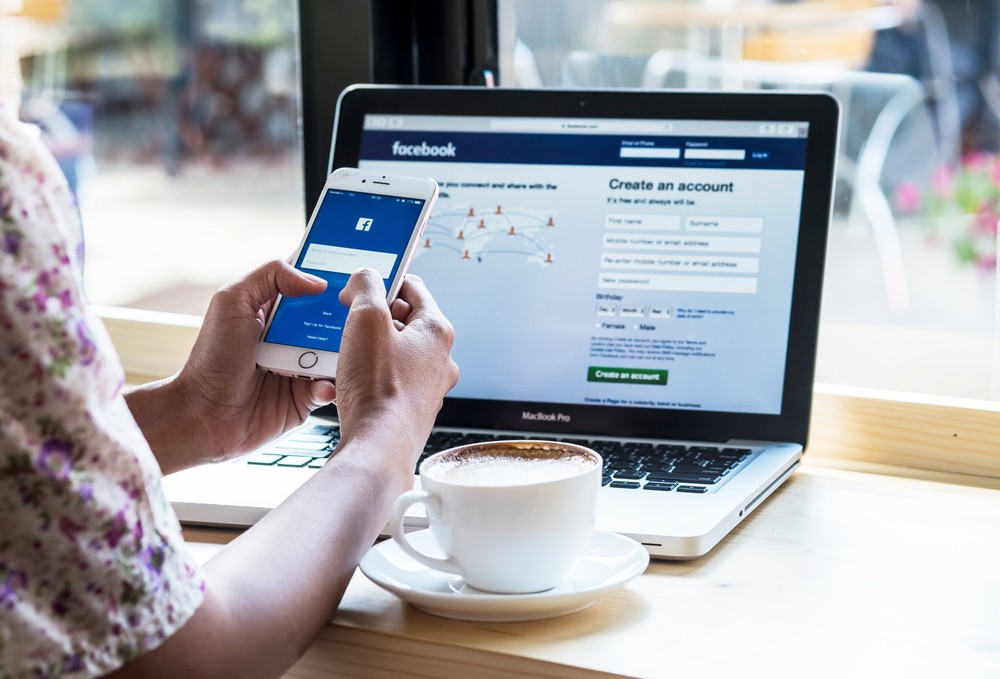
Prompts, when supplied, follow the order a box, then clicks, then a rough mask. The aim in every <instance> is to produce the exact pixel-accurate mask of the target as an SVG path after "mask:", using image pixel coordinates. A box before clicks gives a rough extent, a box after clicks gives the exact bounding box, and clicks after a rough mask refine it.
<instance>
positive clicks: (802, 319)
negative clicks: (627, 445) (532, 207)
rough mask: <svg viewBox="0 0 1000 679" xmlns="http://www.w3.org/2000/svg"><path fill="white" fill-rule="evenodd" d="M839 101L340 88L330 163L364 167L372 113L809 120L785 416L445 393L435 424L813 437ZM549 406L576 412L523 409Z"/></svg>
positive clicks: (709, 437)
mask: <svg viewBox="0 0 1000 679" xmlns="http://www.w3.org/2000/svg"><path fill="white" fill-rule="evenodd" d="M839 108H840V107H839V105H838V103H837V101H836V99H834V98H833V97H832V96H830V95H828V94H825V93H821V92H780V93H779V92H767V93H762V92H690V91H671V90H656V91H651V90H628V89H615V90H589V91H582V90H556V89H552V90H527V89H505V88H482V87H420V86H373V85H360V86H352V87H350V88H348V89H346V90H344V92H343V93H342V94H341V96H340V98H339V100H338V105H337V111H336V116H335V120H334V133H333V137H332V144H331V150H330V163H329V171H332V170H333V169H335V168H338V167H356V166H357V165H358V163H359V160H360V145H361V138H362V132H363V126H364V119H365V115H366V114H376V113H377V114H396V115H430V116H433V115H442V116H454V115H463V116H477V115H481V116H489V117H492V118H496V117H497V116H517V117H526V116H527V117H558V118H567V117H586V118H618V119H631V118H634V119H650V118H659V117H662V118H669V119H675V120H676V119H684V120H718V121H726V120H733V121H756V120H760V121H775V120H779V121H780V120H787V121H796V122H807V123H808V124H809V135H808V137H807V148H806V157H805V177H804V185H803V191H802V198H801V211H800V222H799V224H800V229H799V238H798V246H797V252H796V262H795V273H794V287H793V293H792V301H791V313H790V324H789V333H788V345H787V354H786V363H785V375H784V386H783V390H782V401H781V411H780V413H778V414H775V415H765V414H755V413H734V412H717V411H693V410H667V409H657V408H624V407H614V406H595V405H577V404H553V403H536V402H527V401H492V400H481V399H469V398H455V397H448V398H445V401H444V405H443V406H442V408H441V411H440V413H439V415H438V419H437V425H438V426H446V427H466V428H472V429H498V430H510V431H525V432H534V431H538V432H540V433H541V432H544V433H545V434H547V435H551V434H560V435H565V436H573V435H579V436H589V437H600V436H614V437H636V438H649V439H681V440H704V441H730V440H758V441H787V442H795V443H799V444H801V445H803V446H805V445H806V441H807V437H808V430H809V417H810V410H811V405H812V390H813V378H814V373H815V365H816V347H817V342H818V333H819V313H820V299H821V292H822V280H823V268H824V260H825V256H826V242H827V232H828V229H829V222H830V216H831V206H832V194H833V181H834V171H835V161H836V149H837V140H838V132H839ZM458 330H459V331H460V329H458ZM460 367H461V366H460ZM553 410H557V411H558V412H560V413H564V414H566V415H568V416H569V417H568V420H569V421H568V422H552V421H545V422H533V421H530V420H525V419H523V418H522V413H523V412H524V411H531V412H535V411H543V412H550V411H553Z"/></svg>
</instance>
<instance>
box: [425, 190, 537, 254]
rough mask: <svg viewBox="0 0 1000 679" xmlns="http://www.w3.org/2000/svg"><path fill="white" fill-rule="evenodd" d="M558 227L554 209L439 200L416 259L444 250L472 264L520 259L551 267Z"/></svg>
mask: <svg viewBox="0 0 1000 679" xmlns="http://www.w3.org/2000/svg"><path fill="white" fill-rule="evenodd" d="M556 228H557V215H556V214H555V213H554V212H553V211H551V210H539V209H532V208H519V207H508V206H505V205H502V204H500V205H490V206H481V205H470V204H468V203H465V204H460V203H448V202H444V201H438V204H437V207H436V208H435V209H434V212H433V213H432V214H431V218H430V220H429V221H428V223H427V227H426V228H425V229H424V236H423V242H422V243H421V244H420V246H419V247H418V248H417V252H416V256H417V257H420V256H422V255H425V254H429V253H431V252H434V251H444V252H448V253H449V254H450V253H454V254H455V256H456V257H458V258H459V259H461V260H465V261H468V262H473V263H483V262H484V261H486V260H487V259H491V258H494V257H510V256H519V257H523V258H525V261H527V262H528V263H532V264H539V265H550V264H554V263H555V262H556V254H555V248H554V247H553V246H552V244H551V243H550V240H551V236H552V234H553V233H554V230H555V229H556Z"/></svg>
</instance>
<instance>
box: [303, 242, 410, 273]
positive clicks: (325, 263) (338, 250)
mask: <svg viewBox="0 0 1000 679" xmlns="http://www.w3.org/2000/svg"><path fill="white" fill-rule="evenodd" d="M397 257H398V255H396V254H394V253H392V252H372V251H371V250H356V249H354V248H342V247H339V246H336V245H322V244H320V243H310V244H309V247H308V248H307V249H306V256H305V257H303V258H302V264H301V268H303V269H315V270H317V271H330V272H332V273H346V274H350V273H354V272H355V271H357V270H358V269H360V268H362V267H366V268H369V269H374V270H375V271H378V272H379V274H380V275H381V276H382V278H388V277H389V275H390V274H391V273H392V267H393V266H395V264H396V258H397Z"/></svg>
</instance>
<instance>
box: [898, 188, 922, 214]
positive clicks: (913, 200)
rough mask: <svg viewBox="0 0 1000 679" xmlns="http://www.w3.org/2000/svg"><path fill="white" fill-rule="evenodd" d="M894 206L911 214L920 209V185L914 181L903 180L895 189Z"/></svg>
mask: <svg viewBox="0 0 1000 679" xmlns="http://www.w3.org/2000/svg"><path fill="white" fill-rule="evenodd" d="M896 207H897V208H899V210H900V211H901V212H903V213H905V214H913V213H915V212H917V211H918V210H919V209H920V186H919V185H918V184H917V183H916V182H914V181H905V182H903V183H902V184H900V185H899V188H897V189H896Z"/></svg>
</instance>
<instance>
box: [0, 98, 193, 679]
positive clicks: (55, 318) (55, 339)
mask: <svg viewBox="0 0 1000 679" xmlns="http://www.w3.org/2000/svg"><path fill="white" fill-rule="evenodd" d="M81 259H82V243H81V234H80V223H79V218H78V214H77V211H76V209H75V207H74V204H73V199H72V197H71V195H70V193H69V190H68V188H67V185H66V182H65V180H64V179H63V177H62V175H61V174H60V172H59V169H58V166H57V165H56V163H55V160H54V159H53V158H52V157H51V156H50V155H49V154H48V153H47V152H46V151H45V149H44V147H43V146H42V144H41V142H40V140H39V138H38V134H37V132H36V131H35V128H32V127H30V126H27V125H24V124H22V123H19V122H17V120H16V119H15V117H14V116H13V115H12V113H11V111H10V110H8V109H5V108H3V106H2V105H0V679H7V678H8V677H49V676H70V677H89V676H96V675H100V674H104V673H107V672H110V671H112V670H114V669H115V668H117V667H119V666H121V665H122V664H123V663H124V662H125V661H127V660H129V659H130V658H134V657H136V656H137V655H139V654H141V653H143V652H145V651H148V650H150V649H152V648H155V647H156V646H158V645H159V644H160V643H162V642H163V641H164V640H165V639H166V638H167V637H169V636H170V635H171V634H172V633H173V632H175V631H176V630H177V629H178V628H180V626H181V625H183V624H184V623H185V622H186V621H187V620H188V619H189V618H190V616H191V615H192V613H193V612H194V611H195V609H196V608H197V607H198V606H199V604H200V603H201V601H202V599H203V597H204V579H203V575H202V572H201V570H200V568H199V567H198V565H197V564H196V563H195V562H194V561H193V560H192V559H191V558H190V556H189V555H188V554H187V552H186V551H185V550H184V546H183V540H182V537H181V533H180V526H179V524H178V522H177V518H176V516H175V515H174V513H173V512H172V510H171V508H170V505H169V504H168V503H167V502H166V500H165V499H164V497H163V493H162V491H161V488H160V478H161V473H160V468H159V466H158V465H157V462H156V459H155V458H154V457H153V453H152V451H151V450H150V448H149V445H148V444H147V443H146V441H145V439H144V438H143V436H142V432H141V431H140V430H139V428H138V426H137V425H136V423H135V420H134V419H133V418H132V415H131V413H130V412H129V409H128V406H127V405H126V403H125V400H124V398H123V397H122V385H123V380H124V376H123V375H124V373H123V370H122V367H121V364H120V363H119V362H118V359H117V357H116V355H115V352H114V349H113V348H112V346H111V343H110V340H109V338H108V336H107V333H106V331H105V329H104V327H103V325H102V324H101V322H100V320H99V319H98V318H96V317H95V315H94V314H93V313H92V312H91V311H90V310H88V307H87V305H86V302H85V300H84V296H83V288H82V282H81V281H82V278H81Z"/></svg>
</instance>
